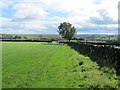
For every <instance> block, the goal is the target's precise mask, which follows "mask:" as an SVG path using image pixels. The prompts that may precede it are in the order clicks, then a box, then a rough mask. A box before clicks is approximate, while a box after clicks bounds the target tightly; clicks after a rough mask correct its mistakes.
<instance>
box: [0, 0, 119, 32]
mask: <svg viewBox="0 0 120 90" xmlns="http://www.w3.org/2000/svg"><path fill="white" fill-rule="evenodd" d="M118 1H119V0H0V11H1V12H0V33H1V34H58V32H57V30H58V26H59V25H60V23H62V22H69V23H71V24H72V25H73V26H75V28H76V31H77V34H117V33H118V24H117V23H118Z"/></svg>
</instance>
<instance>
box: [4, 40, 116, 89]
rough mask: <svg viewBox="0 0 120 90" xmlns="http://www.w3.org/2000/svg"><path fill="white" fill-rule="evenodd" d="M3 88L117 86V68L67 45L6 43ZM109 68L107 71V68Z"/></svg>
mask: <svg viewBox="0 0 120 90" xmlns="http://www.w3.org/2000/svg"><path fill="white" fill-rule="evenodd" d="M2 44H3V47H2V49H3V51H2V58H3V61H2V62H3V66H2V68H3V73H2V77H3V80H2V86H3V88H98V87H99V88H102V87H104V88H109V87H112V88H116V87H118V80H117V76H116V75H115V74H114V73H115V71H114V70H113V69H112V70H109V69H107V68H103V69H101V70H99V66H98V65H97V64H96V63H95V62H93V61H91V60H90V58H89V57H85V56H83V55H80V54H78V53H77V52H76V51H74V50H73V49H70V47H68V46H67V45H64V44H58V43H39V42H3V43H2ZM106 70H107V73H105V71H106Z"/></svg>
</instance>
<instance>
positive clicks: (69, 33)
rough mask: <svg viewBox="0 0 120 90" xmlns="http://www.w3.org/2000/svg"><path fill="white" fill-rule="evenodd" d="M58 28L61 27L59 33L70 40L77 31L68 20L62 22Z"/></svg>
mask: <svg viewBox="0 0 120 90" xmlns="http://www.w3.org/2000/svg"><path fill="white" fill-rule="evenodd" d="M58 29H59V30H58V33H59V35H61V36H62V37H63V38H65V39H67V40H69V41H70V40H71V39H72V37H74V35H75V33H76V28H75V27H74V26H72V24H70V23H68V22H63V23H60V26H58Z"/></svg>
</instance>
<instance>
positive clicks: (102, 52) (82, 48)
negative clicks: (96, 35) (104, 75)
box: [67, 42, 120, 75]
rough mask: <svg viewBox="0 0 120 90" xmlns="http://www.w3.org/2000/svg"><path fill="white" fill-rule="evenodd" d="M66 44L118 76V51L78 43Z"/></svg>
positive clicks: (117, 49) (119, 53)
mask: <svg viewBox="0 0 120 90" xmlns="http://www.w3.org/2000/svg"><path fill="white" fill-rule="evenodd" d="M67 44H68V45H69V46H70V47H71V48H73V49H75V50H76V51H78V52H79V53H80V54H83V55H85V56H89V57H90V58H91V60H93V61H95V62H97V63H98V64H99V65H100V66H101V67H103V66H105V67H109V68H115V69H116V70H117V75H120V49H119V48H114V47H113V46H110V45H109V46H108V45H92V44H88V43H87V44H85V43H80V42H79V43H78V42H67Z"/></svg>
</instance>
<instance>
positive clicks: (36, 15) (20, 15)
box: [13, 3, 48, 21]
mask: <svg viewBox="0 0 120 90" xmlns="http://www.w3.org/2000/svg"><path fill="white" fill-rule="evenodd" d="M13 8H14V9H15V10H16V13H15V15H14V20H24V21H25V20H34V19H44V18H46V17H47V15H48V13H47V12H45V11H44V9H42V8H40V7H37V6H35V5H32V4H29V3H19V4H16V5H15V6H14V7H13Z"/></svg>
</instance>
